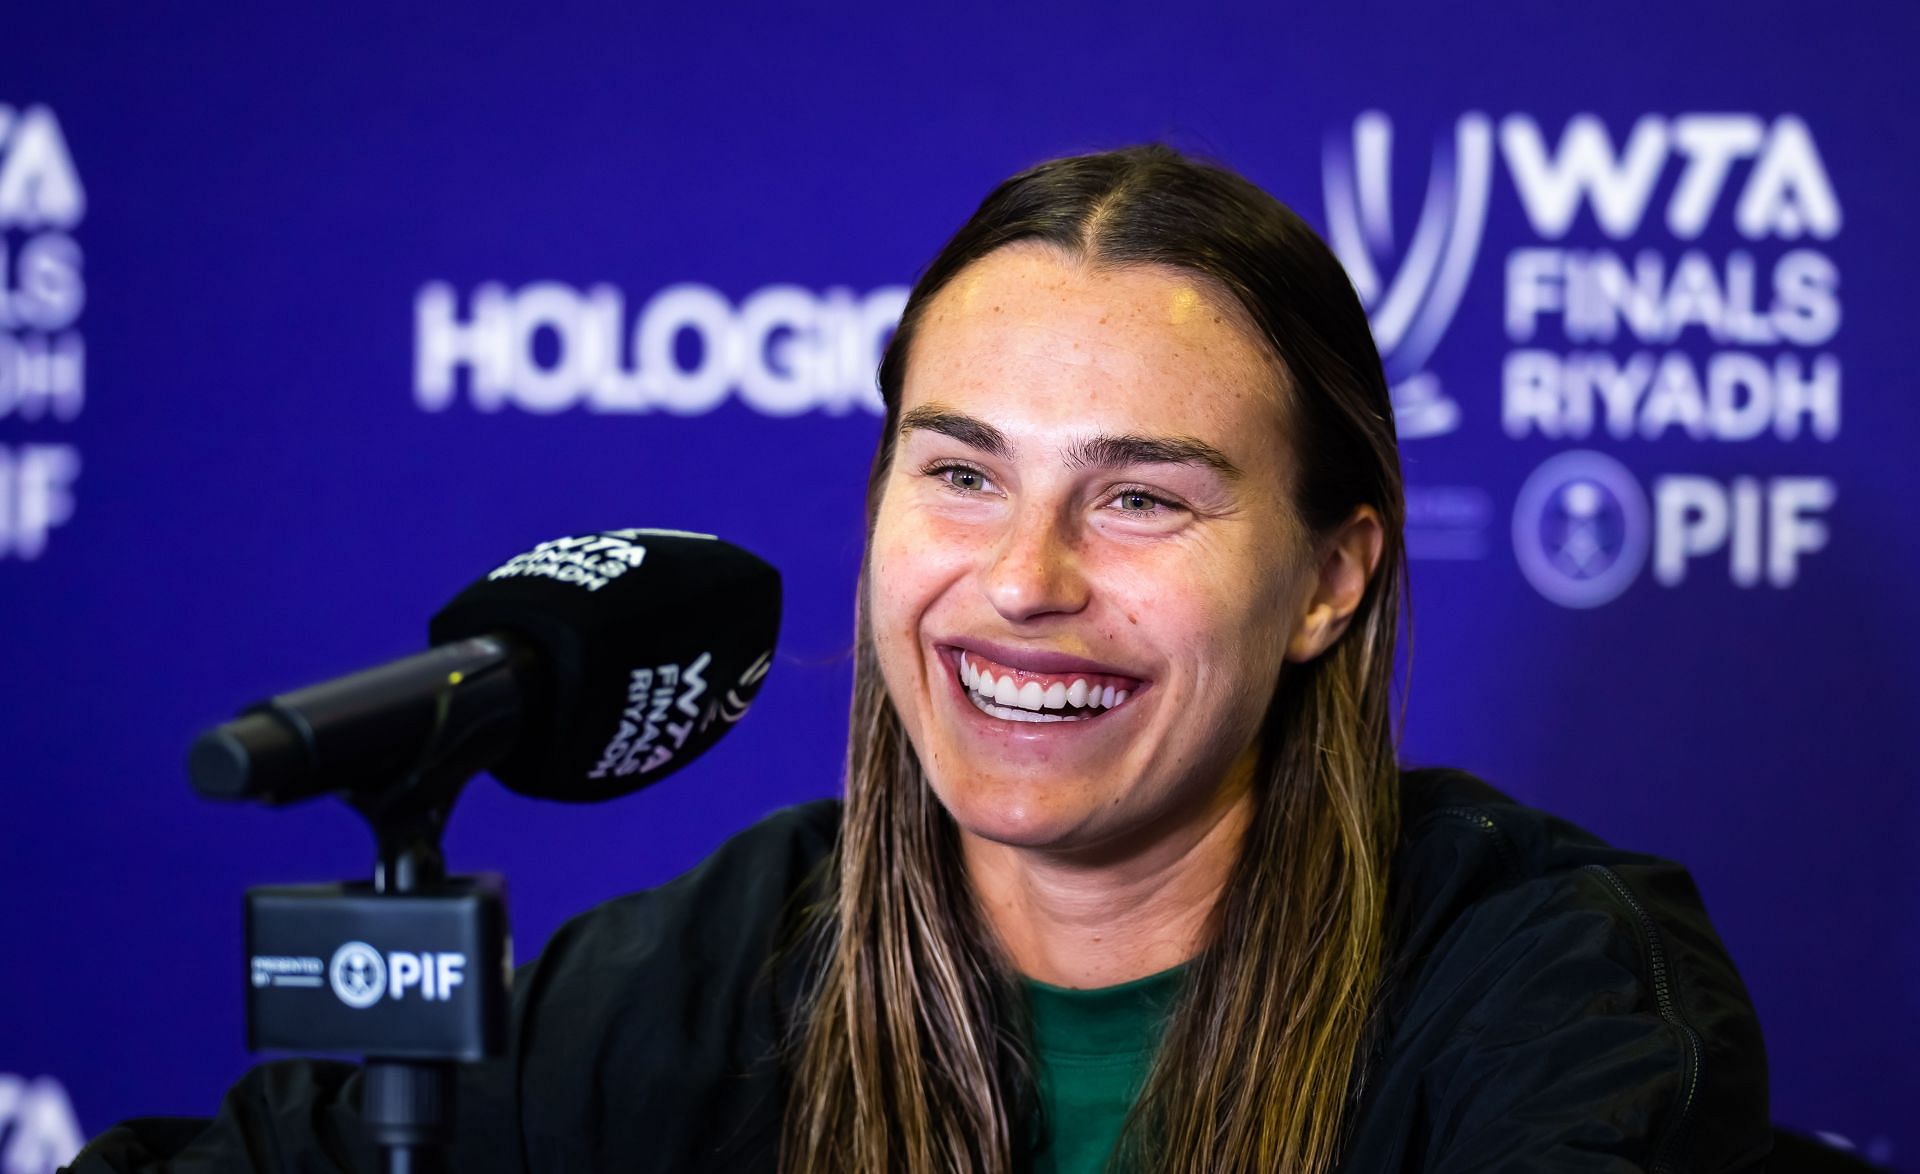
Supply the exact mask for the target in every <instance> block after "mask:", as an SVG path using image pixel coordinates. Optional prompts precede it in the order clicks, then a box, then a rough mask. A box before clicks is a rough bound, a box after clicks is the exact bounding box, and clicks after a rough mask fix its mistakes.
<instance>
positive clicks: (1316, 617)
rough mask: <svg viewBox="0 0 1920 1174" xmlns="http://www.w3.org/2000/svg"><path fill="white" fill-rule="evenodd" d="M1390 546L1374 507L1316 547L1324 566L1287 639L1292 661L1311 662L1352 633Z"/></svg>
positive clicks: (1358, 511)
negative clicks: (1349, 628)
mask: <svg viewBox="0 0 1920 1174" xmlns="http://www.w3.org/2000/svg"><path fill="white" fill-rule="evenodd" d="M1385 545H1386V531H1385V529H1384V528H1383V527H1382V525H1381V523H1380V515H1379V514H1378V513H1377V512H1375V510H1374V508H1373V507H1372V506H1370V505H1362V506H1356V507H1355V508H1354V511H1353V514H1352V516H1351V517H1349V518H1348V519H1347V520H1346V521H1345V522H1342V523H1341V524H1340V528H1339V529H1337V530H1335V531H1334V532H1333V533H1332V534H1330V535H1328V536H1327V537H1325V538H1323V539H1321V540H1320V542H1319V543H1318V544H1317V546H1316V548H1315V549H1316V551H1317V552H1318V556H1319V560H1320V561H1319V565H1318V567H1317V568H1316V570H1315V575H1314V579H1313V581H1312V582H1311V583H1310V584H1309V590H1308V593H1307V598H1306V601H1305V604H1304V606H1303V607H1302V608H1301V612H1300V618H1299V620H1298V621H1296V622H1295V624H1294V626H1293V634H1292V635H1291V636H1290V637H1289V638H1288V640H1287V659H1288V660H1291V661H1298V662H1304V661H1309V660H1312V659H1313V658H1314V657H1316V656H1319V655H1320V654H1321V653H1323V652H1325V651H1326V650H1327V649H1329V648H1331V647H1332V646H1333V642H1334V641H1335V640H1338V639H1339V638H1340V634H1341V633H1343V632H1345V631H1346V630H1347V624H1348V623H1350V622H1351V621H1352V620H1353V613H1354V612H1355V611H1357V610H1359V607H1360V600H1361V599H1362V598H1364V597H1365V595H1366V593H1367V584H1368V583H1371V582H1372V581H1373V572H1374V571H1375V570H1376V569H1377V568H1378V567H1379V565H1380V552H1381V550H1382V549H1383V548H1384V547H1385Z"/></svg>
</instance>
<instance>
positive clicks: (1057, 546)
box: [983, 503, 1087, 623]
mask: <svg viewBox="0 0 1920 1174" xmlns="http://www.w3.org/2000/svg"><path fill="white" fill-rule="evenodd" d="M983 586H984V589H985V591H986V594H987V598H988V600H989V601H991V602H992V604H993V606H994V608H995V609H996V610H998V611H999V613H1000V614H1001V616H1002V617H1004V618H1005V619H1007V620H1009V621H1011V622H1014V623H1022V622H1025V621H1028V620H1032V619H1035V618H1038V617H1040V616H1044V615H1048V614H1050V613H1055V612H1058V613H1062V614H1071V613H1074V612H1077V611H1080V610H1081V609H1082V608H1084V607H1086V605H1087V581H1086V577H1085V576H1084V575H1083V574H1082V573H1081V567H1080V555H1079V552H1078V550H1077V549H1076V548H1075V538H1074V533H1073V531H1072V529H1071V524H1070V522H1069V521H1068V520H1067V519H1064V518H1062V517H1061V516H1060V514H1059V513H1058V512H1057V511H1055V510H1052V509H1049V508H1041V507H1039V505H1038V503H1034V504H1033V505H1029V506H1028V507H1027V508H1024V509H1021V510H1020V511H1018V513H1016V514H1015V516H1014V517H1013V518H1012V520H1011V521H1009V522H1008V524H1007V529H1006V531H1005V532H1004V533H1003V534H1002V535H1001V537H1000V542H999V544H998V546H997V547H996V549H995V550H994V551H993V554H992V561H991V562H990V563H989V564H988V566H987V568H986V570H985V572H984V574H983Z"/></svg>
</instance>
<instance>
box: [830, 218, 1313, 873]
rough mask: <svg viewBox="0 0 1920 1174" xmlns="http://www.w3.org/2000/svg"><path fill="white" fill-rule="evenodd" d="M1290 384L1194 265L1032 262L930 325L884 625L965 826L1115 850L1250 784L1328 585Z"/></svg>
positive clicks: (895, 511) (912, 368) (1016, 257)
mask: <svg viewBox="0 0 1920 1174" xmlns="http://www.w3.org/2000/svg"><path fill="white" fill-rule="evenodd" d="M1282 378H1283V377H1282V375H1281V374H1280V371H1279V369H1278V366H1277V363H1276V361H1275V360H1274V359H1273V358H1272V356H1271V355H1270V353H1269V352H1268V351H1267V349H1266V348H1265V347H1264V346H1263V344H1262V343H1261V342H1260V341H1258V339H1257V338H1256V337H1255V336H1253V335H1252V334H1251V333H1250V332H1249V328H1248V327H1246V326H1244V325H1243V324H1242V321H1241V318H1240V316H1239V315H1238V314H1236V313H1233V312H1230V311H1229V310H1228V308H1227V307H1226V304H1225V300H1224V295H1222V294H1220V293H1218V292H1217V291H1216V290H1215V289H1214V288H1213V287H1212V286H1210V285H1209V284H1207V283H1206V282H1205V281H1204V280H1203V279H1201V278H1198V277H1196V276H1194V275H1193V274H1190V273H1187V272H1185V271H1182V270H1176V269H1171V268H1165V267H1158V266H1141V267H1133V268H1095V267H1090V266H1087V265H1085V264H1082V263H1080V262H1078V261H1075V260H1072V259H1069V258H1067V257H1066V256H1065V255H1064V254H1062V253H1060V252H1058V251H1056V250H1054V249H1051V248H1049V247H1045V246H1038V245H1019V246H1013V247H1009V248H1006V249H1002V250H1000V251H998V252H996V253H993V254H990V255H989V256H987V257H985V258H983V259H982V260H980V261H978V262H976V263H975V264H973V265H972V266H970V267H969V268H968V269H966V270H965V271H964V272H963V273H961V275H960V276H959V277H958V278H957V279H956V280H954V281H953V282H952V283H951V284H949V285H948V286H947V287H946V288H945V289H944V290H942V291H941V292H940V293H939V294H938V295H937V296H936V297H935V298H934V299H933V301H932V303H931V304H930V305H929V306H928V308H927V313H926V315H925V317H924V318H923V319H922V321H921V323H920V326H919V330H918V333H917V335H916V336H915V337H914V339H913V343H912V351H911V357H910V362H909V363H908V370H907V374H906V383H905V386H904V388H903V391H902V399H901V413H900V432H899V435H898V436H897V438H896V448H895V454H894V460H893V465H892V469H891V471H890V473H889V474H888V478H887V481H886V483H885V486H884V491H883V495H882V498H881V501H880V505H879V511H878V515H877V518H876V521H875V528H874V534H873V540H872V549H871V552H870V558H871V562H870V595H869V601H868V607H869V609H870V612H871V615H870V619H871V623H872V628H873V634H874V638H875V642H876V648H877V652H878V655H879V661H880V667H881V671H882V674H883V675H884V677H885V680H886V684H887V689H888V692H889V694H890V695H891V697H892V699H893V703H894V706H895V708H896V709H897V710H898V712H899V714H900V718H901V720H902V722H903V723H904V725H905V727H906V730H907V733H908V736H909V737H910V738H911V740H912V742H913V745H914V748H915V750H916V751H917V752H918V754H919V758H920V762H921V764H922V766H923V768H924V770H925V771H926V774H927V777H928V779H929V781H930V783H931V785H932V787H933V789H934V791H935V792H936V793H937V795H938V796H939V799H940V801H941V802H942V804H943V805H944V806H945V807H946V809H947V810H948V811H949V812H950V813H951V814H952V815H953V817H954V819H955V820H956V822H957V823H958V824H959V825H960V827H961V828H962V829H963V831H964V832H966V833H968V834H970V835H973V836H978V837H983V838H985V839H987V840H991V841H994V842H997V843H1000V844H1005V845H1008V846H1012V847H1024V848H1040V849H1056V850H1076V851H1077V850H1099V849H1102V848H1110V849H1117V848H1121V847H1123V846H1126V845H1131V844H1134V843H1137V842H1138V841H1139V840H1140V839H1141V837H1143V836H1144V837H1147V838H1149V839H1151V838H1153V837H1155V836H1157V835H1159V834H1161V833H1162V832H1163V831H1166V832H1171V830H1172V829H1173V828H1175V827H1178V826H1183V825H1188V824H1191V823H1192V821H1193V820H1194V819H1195V818H1196V817H1199V816H1201V815H1203V813H1205V812H1207V811H1209V810H1212V809H1215V808H1217V806H1218V805H1219V803H1220V802H1221V801H1222V798H1223V796H1226V795H1229V794H1230V793H1232V792H1233V791H1234V790H1235V788H1236V786H1237V785H1241V784H1244V781H1245V779H1246V778H1247V777H1248V775H1249V774H1250V771H1251V765H1252V761H1253V756H1254V754H1255V752H1256V748H1255V746H1254V739H1255V734H1256V731H1257V729H1258V727H1259V724H1260V721H1261V718H1262V716H1263V714H1264V712H1265V710H1266V707H1267V704H1268V701H1269V699H1270V698H1271V696H1272V694H1273V690H1274V686H1275V683H1276V681H1277V680H1278V678H1279V675H1280V672H1281V666H1282V663H1283V662H1284V661H1285V660H1286V659H1287V658H1288V656H1289V651H1290V649H1289V644H1290V641H1294V639H1295V635H1296V628H1298V627H1299V626H1300V623H1299V621H1300V616H1301V613H1302V611H1303V609H1304V607H1305V606H1306V601H1307V598H1308V595H1309V594H1310V591H1311V584H1312V582H1313V580H1314V578H1315V574H1314V571H1313V568H1312V566H1311V544H1310V543H1309V541H1308V540H1307V539H1306V537H1305V536H1304V535H1303V533H1302V532H1301V530H1300V527H1299V525H1298V523H1297V521H1296V520H1295V515H1294V511H1293V509H1292V507H1291V504H1290V497H1289V493H1290V489H1291V487H1292V485H1293V470H1292V468H1291V464H1292V462H1291V458H1290V456H1289V453H1290V452H1291V447H1290V445H1289V443H1288V437H1287V435H1286V430H1285V413H1284V411H1283V408H1282V402H1281V396H1282V391H1281V383H1282ZM1296 644H1297V641H1296ZM1294 651H1295V652H1296V653H1297V652H1298V649H1297V647H1296V648H1295V649H1294ZM987 677H990V678H991V683H988V681H987V680H985V678H987Z"/></svg>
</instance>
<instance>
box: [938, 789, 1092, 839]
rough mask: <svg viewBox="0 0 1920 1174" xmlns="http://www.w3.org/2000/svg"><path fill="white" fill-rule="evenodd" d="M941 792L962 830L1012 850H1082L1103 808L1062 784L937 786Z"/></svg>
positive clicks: (974, 836) (949, 811)
mask: <svg viewBox="0 0 1920 1174" xmlns="http://www.w3.org/2000/svg"><path fill="white" fill-rule="evenodd" d="M935 792H936V793H937V794H939V796H940V802H941V805H942V806H944V807H945V808H946V809H947V814H948V815H950V816H952V817H953V822H954V823H955V824H957V825H958V826H959V827H960V830H961V831H962V832H964V833H965V834H966V835H968V836H970V837H972V838H974V839H977V840H984V841H987V842H988V843H993V844H999V845H1002V846H1004V847H1008V848H1021V849H1030V850H1047V849H1055V850H1057V849H1063V848H1072V847H1075V846H1078V845H1079V844H1080V843H1081V842H1082V841H1084V840H1086V839H1087V838H1088V831H1089V826H1088V825H1089V823H1091V822H1093V819H1094V816H1095V814H1096V811H1097V808H1098V804H1096V803H1093V802H1092V801H1091V799H1090V797H1088V796H1086V795H1084V794H1083V793H1081V792H1080V789H1079V788H1074V787H1068V786H1062V785H1054V786H1050V787H1045V788H1039V787H1035V786H1032V785H1031V784H1026V785H1022V784H1014V785H1002V786H995V787H977V786H969V787H967V788H966V789H965V791H964V792H963V793H959V794H954V793H951V792H947V791H943V790H941V789H940V788H937V787H936V788H935Z"/></svg>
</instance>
